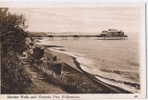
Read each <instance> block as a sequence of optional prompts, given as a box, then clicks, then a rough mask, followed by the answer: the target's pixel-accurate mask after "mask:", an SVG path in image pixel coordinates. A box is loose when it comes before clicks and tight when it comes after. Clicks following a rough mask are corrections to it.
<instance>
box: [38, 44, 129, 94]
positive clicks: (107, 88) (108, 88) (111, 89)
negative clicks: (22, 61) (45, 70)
mask: <svg viewBox="0 0 148 100" xmlns="http://www.w3.org/2000/svg"><path fill="white" fill-rule="evenodd" d="M40 46H41V47H44V46H45V45H40ZM45 50H46V53H50V54H52V55H54V56H56V57H57V59H58V61H59V62H63V63H65V64H67V65H66V66H67V67H70V69H71V70H75V71H78V72H77V73H75V74H74V73H72V74H73V75H74V76H76V77H81V76H82V77H85V78H87V79H86V80H87V82H84V83H85V84H87V85H88V84H91V85H92V84H95V86H96V87H95V88H93V89H94V90H93V89H91V88H89V87H85V88H89V89H90V90H89V91H96V92H94V93H132V92H129V91H128V90H125V89H123V88H119V87H117V86H114V85H112V84H108V83H105V82H103V81H101V80H99V79H98V78H96V76H95V75H93V74H91V73H89V72H86V71H85V70H83V69H82V66H81V63H80V62H79V61H77V56H76V55H74V54H73V53H70V52H67V51H65V50H64V51H63V50H62V51H61V50H58V49H53V48H50V47H45ZM68 69H69V68H68ZM78 73H79V74H78ZM80 74H81V76H80ZM71 78H74V80H75V77H73V76H72V77H71ZM88 80H89V81H88ZM79 81H80V80H79ZM81 81H83V80H81ZM82 83H83V82H82ZM84 86H85V85H84ZM97 87H98V88H97ZM99 88H101V89H99ZM86 90H87V89H86ZM97 91H98V92H97ZM101 91H102V92H101ZM83 92H84V93H85V91H83ZM83 92H80V93H83ZM78 93H79V92H78ZM86 93H87V92H86ZM88 93H93V92H88Z"/></svg>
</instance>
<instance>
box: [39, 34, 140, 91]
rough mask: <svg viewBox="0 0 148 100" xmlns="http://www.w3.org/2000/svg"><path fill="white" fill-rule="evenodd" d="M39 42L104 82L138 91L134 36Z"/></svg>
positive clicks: (137, 49) (138, 77) (137, 57)
mask: <svg viewBox="0 0 148 100" xmlns="http://www.w3.org/2000/svg"><path fill="white" fill-rule="evenodd" d="M135 34H136V33H135ZM39 43H40V44H44V45H49V46H50V48H52V49H54V50H56V51H59V52H62V53H65V54H68V55H71V56H74V57H76V59H77V61H78V62H79V63H80V64H81V67H82V69H83V70H85V71H86V72H88V73H91V74H93V75H95V77H96V78H98V79H99V80H101V81H103V82H105V83H108V84H111V85H114V86H118V87H120V88H123V89H125V90H128V91H130V92H133V93H137V92H139V91H140V72H139V68H140V62H139V61H140V58H139V57H140V55H139V39H138V37H128V38H127V39H125V40H101V39H99V38H97V37H90V38H58V37H56V38H49V37H42V38H41V39H40V40H39Z"/></svg>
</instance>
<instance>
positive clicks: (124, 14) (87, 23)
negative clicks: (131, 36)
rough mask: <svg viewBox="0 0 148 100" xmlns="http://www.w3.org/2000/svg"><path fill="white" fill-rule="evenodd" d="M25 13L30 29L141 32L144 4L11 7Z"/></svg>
mask: <svg viewBox="0 0 148 100" xmlns="http://www.w3.org/2000/svg"><path fill="white" fill-rule="evenodd" d="M10 11H11V12H13V13H18V14H19V13H23V14H24V15H25V17H26V19H27V24H28V28H27V30H29V31H34V32H89V33H90V32H100V31H102V30H106V29H109V28H114V29H119V30H123V31H125V32H139V30H140V27H141V16H142V15H141V14H142V12H141V6H139V5H138V6H116V5H114V6H89V5H87V6H56V7H54V6H52V7H47V8H46V7H41V8H39V7H38V8H10Z"/></svg>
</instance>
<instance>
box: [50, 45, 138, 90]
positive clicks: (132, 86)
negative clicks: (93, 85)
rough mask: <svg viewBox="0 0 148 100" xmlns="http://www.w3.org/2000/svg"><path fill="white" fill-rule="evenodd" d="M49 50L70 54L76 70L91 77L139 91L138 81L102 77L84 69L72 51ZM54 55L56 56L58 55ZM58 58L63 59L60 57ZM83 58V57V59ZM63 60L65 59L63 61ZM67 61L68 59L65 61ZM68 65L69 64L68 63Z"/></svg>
mask: <svg viewBox="0 0 148 100" xmlns="http://www.w3.org/2000/svg"><path fill="white" fill-rule="evenodd" d="M48 49H49V50H50V52H56V53H58V54H64V55H65V56H70V57H71V59H73V61H74V64H75V65H76V66H75V68H76V69H77V68H78V69H77V70H80V71H82V72H84V73H87V74H89V75H91V76H93V77H95V78H96V79H97V80H101V81H102V82H104V83H106V84H109V85H112V86H115V87H120V88H122V89H125V90H127V91H130V92H133V93H138V92H139V89H138V88H140V85H139V84H138V83H132V82H128V81H121V80H115V79H112V78H107V77H103V76H101V75H99V74H93V73H91V72H89V71H86V67H85V65H82V64H81V61H79V59H78V58H79V57H78V56H76V55H75V53H72V52H68V51H66V50H65V51H61V50H58V49H54V48H52V47H51V48H48ZM58 54H57V55H56V56H57V57H58V56H59V55H58ZM60 59H64V58H62V57H60ZM83 60H85V58H84V59H83ZM64 62H65V61H64ZM67 62H68V61H67ZM69 65H70V64H69Z"/></svg>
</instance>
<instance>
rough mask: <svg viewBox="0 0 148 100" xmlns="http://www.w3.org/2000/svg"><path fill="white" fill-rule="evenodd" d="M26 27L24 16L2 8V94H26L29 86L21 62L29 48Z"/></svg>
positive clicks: (0, 29) (0, 31)
mask: <svg viewBox="0 0 148 100" xmlns="http://www.w3.org/2000/svg"><path fill="white" fill-rule="evenodd" d="M25 27H26V25H25V18H24V17H23V15H16V14H11V13H10V12H9V11H8V8H0V55H1V93H24V89H25V87H28V86H29V83H30V80H29V79H28V78H27V75H26V73H25V72H24V70H23V65H22V64H21V63H20V60H19V56H20V55H21V54H22V52H23V51H24V50H26V48H27V46H26V45H25V39H26V36H27V33H26V32H25V31H24V30H23V29H24V28H25Z"/></svg>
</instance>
